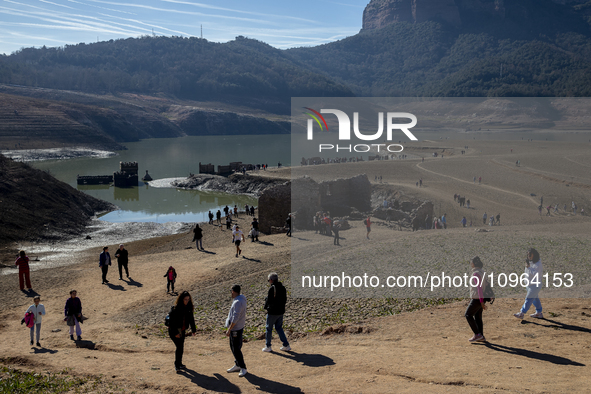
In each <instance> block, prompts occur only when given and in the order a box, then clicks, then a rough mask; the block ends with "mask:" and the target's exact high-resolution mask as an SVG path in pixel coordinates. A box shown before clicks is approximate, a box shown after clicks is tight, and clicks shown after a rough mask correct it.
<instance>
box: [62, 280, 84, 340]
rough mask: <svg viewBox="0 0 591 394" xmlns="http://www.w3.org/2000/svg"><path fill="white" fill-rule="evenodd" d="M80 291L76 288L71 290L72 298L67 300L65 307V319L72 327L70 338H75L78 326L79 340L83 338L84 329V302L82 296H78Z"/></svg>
mask: <svg viewBox="0 0 591 394" xmlns="http://www.w3.org/2000/svg"><path fill="white" fill-rule="evenodd" d="M77 294H78V292H77V291H76V290H70V298H68V299H67V300H66V306H65V308H64V315H65V316H66V317H65V319H64V321H65V322H66V323H67V324H68V326H69V327H70V339H71V340H72V341H73V340H74V327H76V335H77V340H78V341H81V340H82V336H81V335H82V329H81V328H80V323H81V322H82V303H81V302H80V298H78V297H77Z"/></svg>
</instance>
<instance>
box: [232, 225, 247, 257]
mask: <svg viewBox="0 0 591 394" xmlns="http://www.w3.org/2000/svg"><path fill="white" fill-rule="evenodd" d="M232 241H234V245H236V257H238V255H239V254H242V249H240V242H242V241H244V233H243V232H242V230H240V226H236V229H234V231H232Z"/></svg>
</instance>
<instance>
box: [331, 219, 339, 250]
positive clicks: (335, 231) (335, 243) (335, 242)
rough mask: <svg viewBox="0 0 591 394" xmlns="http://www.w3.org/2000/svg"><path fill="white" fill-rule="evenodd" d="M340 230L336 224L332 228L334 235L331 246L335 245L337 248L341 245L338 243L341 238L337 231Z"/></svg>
mask: <svg viewBox="0 0 591 394" xmlns="http://www.w3.org/2000/svg"><path fill="white" fill-rule="evenodd" d="M340 229H341V225H340V224H337V225H336V226H333V228H332V231H333V233H334V241H333V242H332V243H333V245H337V246H341V244H340V243H339V240H340V239H341V237H339V230H340Z"/></svg>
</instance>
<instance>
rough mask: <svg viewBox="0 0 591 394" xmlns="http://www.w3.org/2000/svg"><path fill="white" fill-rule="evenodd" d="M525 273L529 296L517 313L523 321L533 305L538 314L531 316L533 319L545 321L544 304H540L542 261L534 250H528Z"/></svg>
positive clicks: (516, 315) (517, 316)
mask: <svg viewBox="0 0 591 394" xmlns="http://www.w3.org/2000/svg"><path fill="white" fill-rule="evenodd" d="M525 273H526V274H527V275H528V280H529V285H528V286H527V295H526V296H525V302H524V303H523V306H522V307H521V310H520V311H519V312H517V313H515V314H514V315H513V316H515V317H516V318H518V319H523V317H524V316H525V314H526V313H527V311H528V310H529V308H530V307H531V305H532V304H534V307H535V308H536V313H533V314H531V315H530V316H531V317H535V318H537V319H543V318H544V315H543V314H542V303H541V302H540V298H539V293H540V289H541V288H542V275H543V270H542V260H541V259H540V254H539V253H538V251H537V250H535V249H534V248H530V249H528V250H527V258H526V260H525Z"/></svg>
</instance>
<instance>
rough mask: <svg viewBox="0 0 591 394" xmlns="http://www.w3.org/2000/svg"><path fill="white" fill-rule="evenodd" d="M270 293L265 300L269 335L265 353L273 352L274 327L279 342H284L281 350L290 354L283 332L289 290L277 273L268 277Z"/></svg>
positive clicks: (264, 349) (272, 273)
mask: <svg viewBox="0 0 591 394" xmlns="http://www.w3.org/2000/svg"><path fill="white" fill-rule="evenodd" d="M268 280H269V284H270V285H271V287H270V288H269V293H268V295H267V298H266V299H265V309H266V310H267V326H266V328H267V335H266V340H267V342H266V346H265V347H264V348H263V352H272V351H273V349H272V348H271V338H272V337H273V327H275V330H276V331H277V334H278V335H279V340H281V342H283V346H282V347H281V350H283V351H285V352H288V351H290V350H291V347H290V346H289V342H288V341H287V337H286V336H285V333H284V332H283V314H284V313H285V303H286V302H287V290H285V287H284V286H283V284H282V283H281V282H279V277H278V276H277V273H276V272H271V273H270V274H269V276H268Z"/></svg>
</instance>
